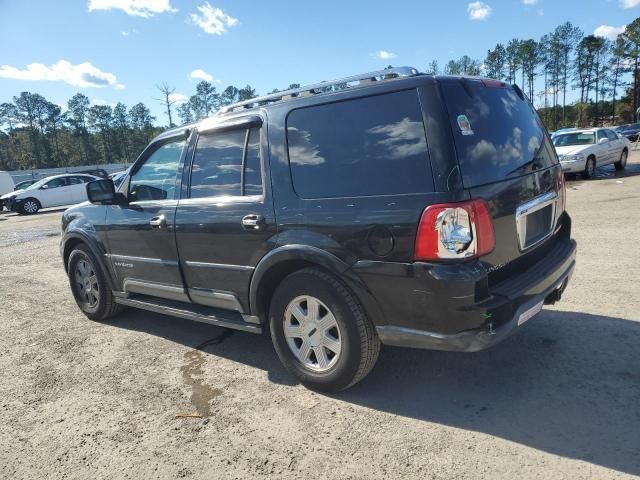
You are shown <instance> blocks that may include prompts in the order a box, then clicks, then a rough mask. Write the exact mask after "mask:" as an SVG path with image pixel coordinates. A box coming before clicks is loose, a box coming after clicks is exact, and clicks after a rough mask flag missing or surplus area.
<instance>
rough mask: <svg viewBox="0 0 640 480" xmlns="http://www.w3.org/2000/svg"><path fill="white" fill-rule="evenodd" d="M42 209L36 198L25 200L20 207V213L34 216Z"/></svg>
mask: <svg viewBox="0 0 640 480" xmlns="http://www.w3.org/2000/svg"><path fill="white" fill-rule="evenodd" d="M41 208H42V205H41V204H40V202H39V201H38V199H37V198H31V197H29V198H27V199H25V200H24V201H23V202H22V204H21V205H20V212H19V213H21V214H22V215H35V214H36V213H38V211H39V210H40V209H41Z"/></svg>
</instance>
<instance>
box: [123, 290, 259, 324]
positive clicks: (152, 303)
mask: <svg viewBox="0 0 640 480" xmlns="http://www.w3.org/2000/svg"><path fill="white" fill-rule="evenodd" d="M140 297H143V296H142V295H141V296H136V297H128V298H123V297H115V298H114V300H115V301H116V303H118V304H120V305H124V306H127V307H134V308H139V309H141V310H148V311H150V312H154V313H160V314H162V315H170V316H172V317H179V318H186V319H187V320H194V321H196V322H202V323H208V324H209V325H215V326H216V327H225V328H233V329H236V330H242V331H245V332H251V333H262V327H261V326H260V325H256V324H251V323H247V322H245V321H243V320H242V315H240V314H239V313H237V312H231V311H225V310H222V309H218V308H205V307H201V306H200V305H194V304H188V303H182V302H172V301H171V300H164V299H162V298H149V297H144V298H140ZM213 312H215V314H214V313H213Z"/></svg>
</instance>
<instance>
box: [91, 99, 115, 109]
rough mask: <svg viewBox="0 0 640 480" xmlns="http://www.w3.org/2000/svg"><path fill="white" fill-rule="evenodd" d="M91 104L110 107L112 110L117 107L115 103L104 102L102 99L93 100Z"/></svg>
mask: <svg viewBox="0 0 640 480" xmlns="http://www.w3.org/2000/svg"><path fill="white" fill-rule="evenodd" d="M91 104H92V105H108V106H109V107H111V108H114V107H115V106H116V103H115V102H109V101H108V100H103V99H102V98H92V99H91Z"/></svg>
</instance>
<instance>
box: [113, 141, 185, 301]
mask: <svg viewBox="0 0 640 480" xmlns="http://www.w3.org/2000/svg"><path fill="white" fill-rule="evenodd" d="M184 154H185V136H184V135H181V136H178V137H174V138H168V139H163V140H161V141H158V142H156V143H154V144H153V145H151V146H149V147H148V148H147V149H146V150H145V151H144V152H143V154H142V155H141V158H140V159H139V160H138V161H137V162H136V163H135V165H134V166H133V168H132V172H131V175H130V177H129V178H128V179H127V184H126V185H125V186H123V187H122V189H121V191H123V193H125V194H126V195H127V199H128V201H127V203H126V204H124V205H112V206H110V207H109V208H108V209H107V219H106V224H107V225H108V226H109V229H108V230H107V232H106V238H107V245H108V252H109V253H108V255H107V256H108V258H109V260H110V262H111V265H112V267H113V270H114V271H115V272H116V274H117V277H118V284H119V285H118V286H119V288H120V289H121V290H123V291H125V292H127V293H137V294H144V295H152V296H157V297H162V298H168V299H171V300H180V301H188V300H189V299H188V296H187V295H186V293H185V290H184V284H183V282H182V276H181V275H180V267H179V265H178V252H177V250H176V242H175V211H176V205H177V204H178V201H177V193H176V190H177V189H176V186H177V185H179V176H178V170H179V168H180V165H181V161H182V158H183V155H184Z"/></svg>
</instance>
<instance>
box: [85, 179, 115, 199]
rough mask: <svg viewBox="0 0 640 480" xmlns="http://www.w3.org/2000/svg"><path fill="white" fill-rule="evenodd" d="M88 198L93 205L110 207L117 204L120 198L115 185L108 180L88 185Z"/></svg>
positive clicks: (94, 181) (96, 181)
mask: <svg viewBox="0 0 640 480" xmlns="http://www.w3.org/2000/svg"><path fill="white" fill-rule="evenodd" d="M87 198H88V199H89V201H90V202H91V203H97V204H99V205H109V204H113V203H116V199H117V198H118V196H117V194H116V187H115V185H114V184H113V182H112V181H111V179H108V178H107V179H101V180H93V181H92V182H89V183H87Z"/></svg>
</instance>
